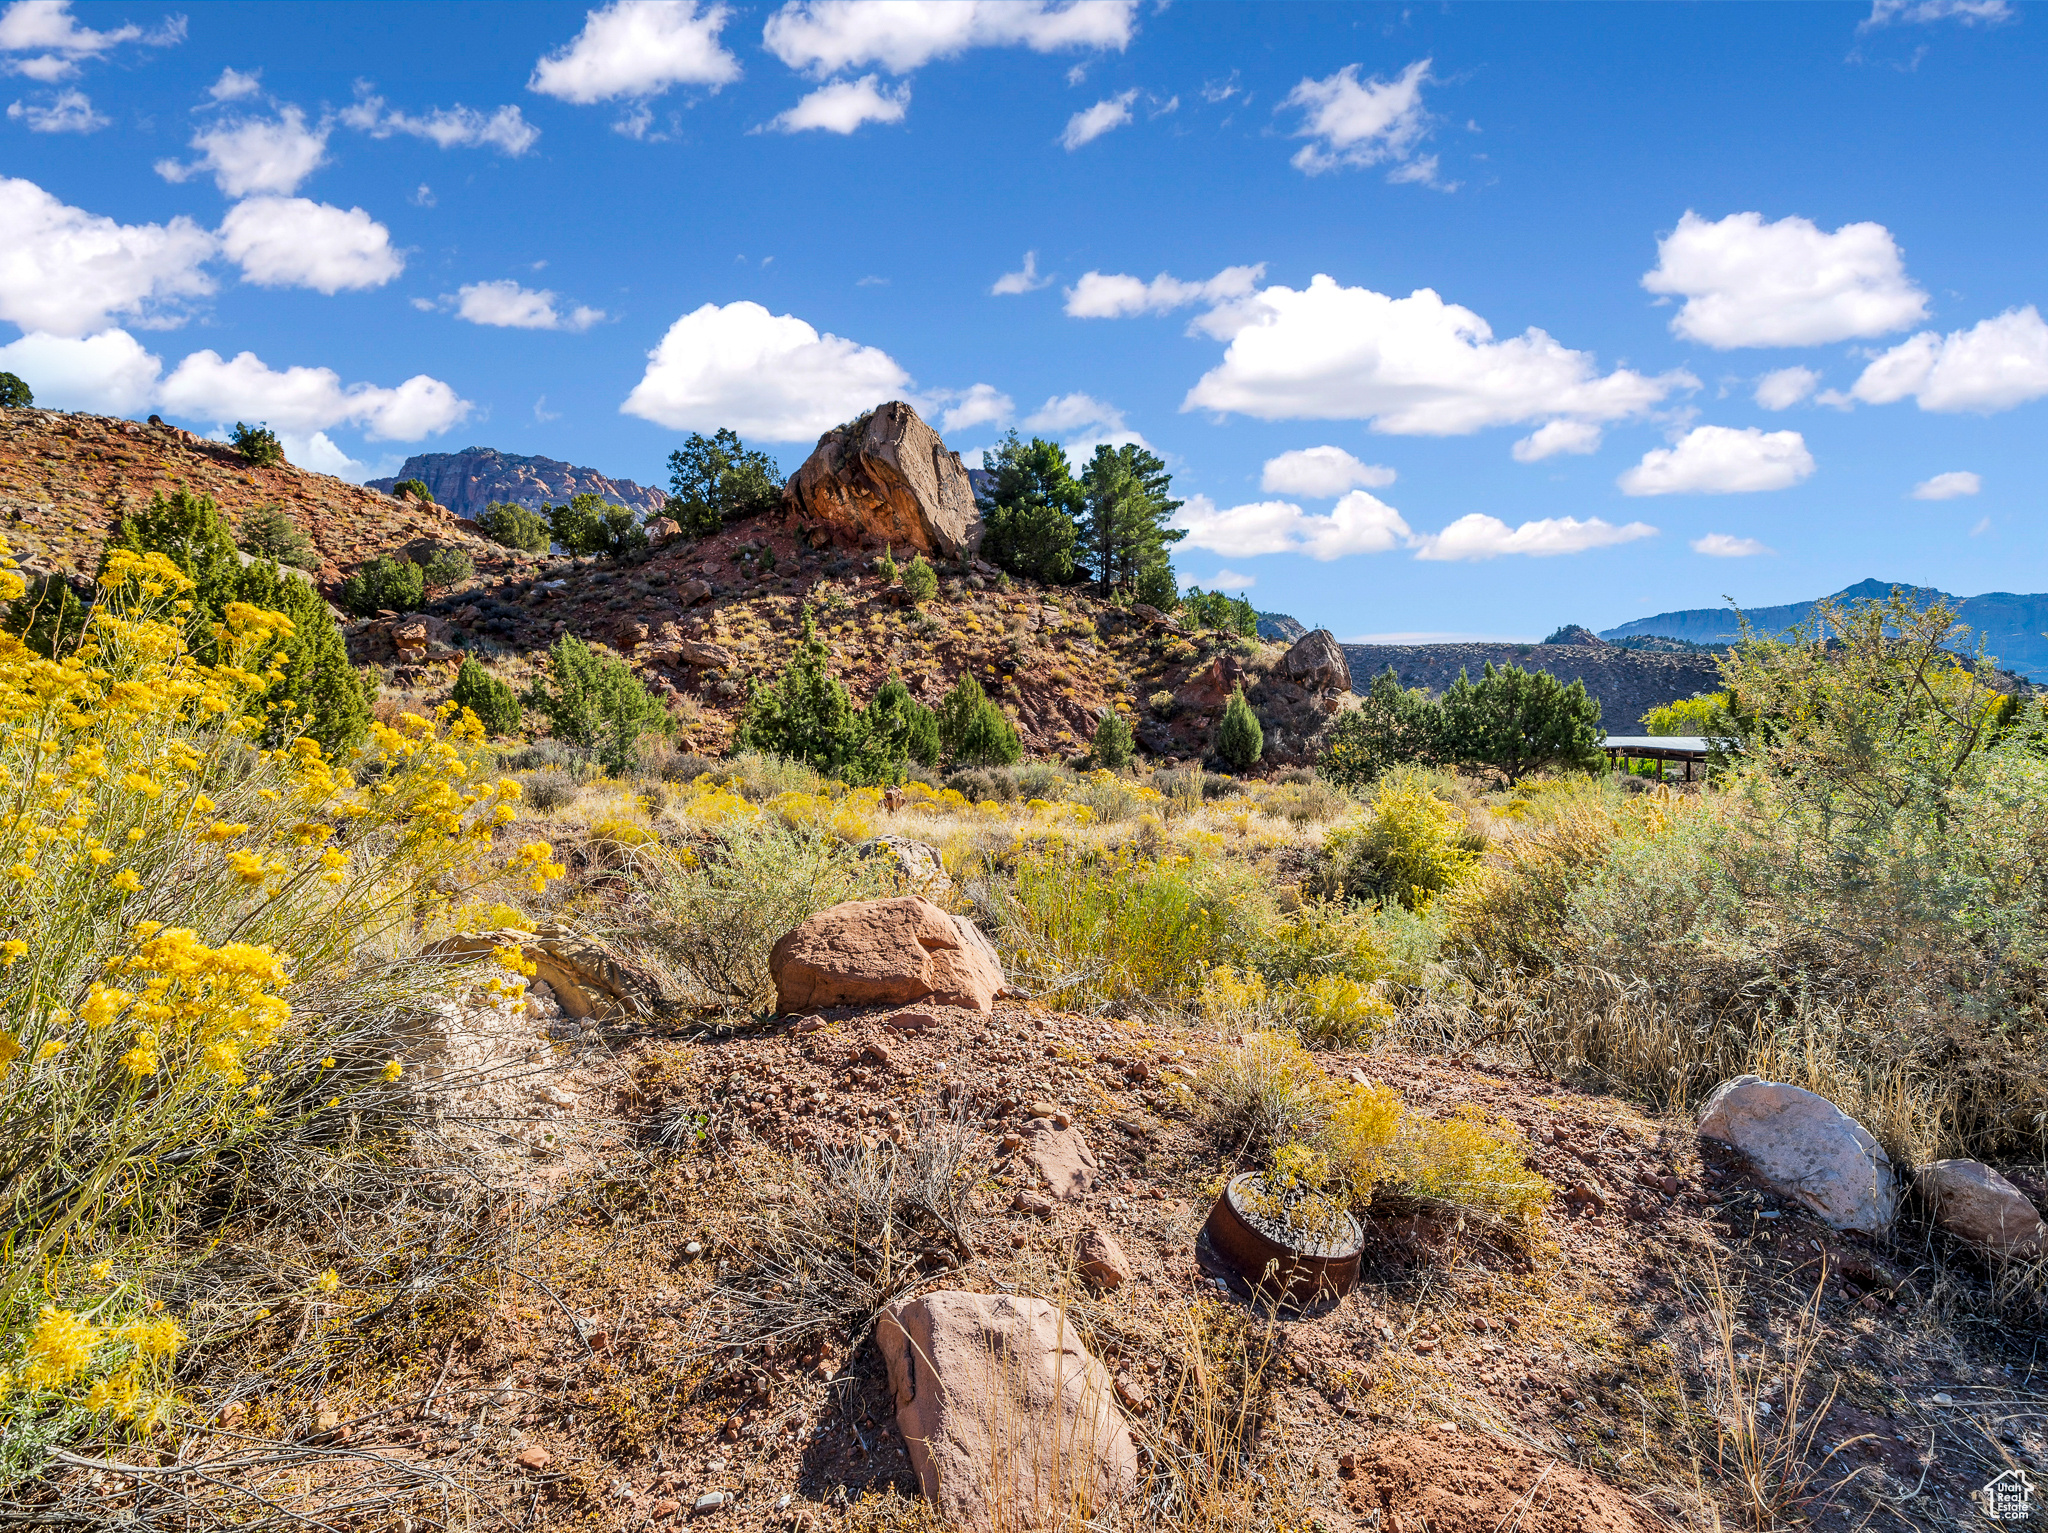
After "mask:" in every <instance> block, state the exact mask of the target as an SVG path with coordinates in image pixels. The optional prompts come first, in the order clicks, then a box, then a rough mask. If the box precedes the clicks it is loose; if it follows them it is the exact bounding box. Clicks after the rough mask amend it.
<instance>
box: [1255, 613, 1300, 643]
mask: <svg viewBox="0 0 2048 1533" xmlns="http://www.w3.org/2000/svg"><path fill="white" fill-rule="evenodd" d="M1254 616H1256V617H1257V618H1258V620H1259V637H1260V638H1262V639H1264V640H1265V641H1266V642H1267V643H1269V644H1270V643H1272V642H1273V641H1274V640H1276V639H1284V640H1285V641H1286V642H1287V643H1289V644H1292V643H1293V642H1294V641H1295V640H1296V639H1298V638H1300V637H1301V636H1302V635H1303V634H1305V633H1307V632H1308V629H1307V628H1306V627H1305V626H1303V624H1302V621H1301V619H1300V618H1295V617H1289V616H1288V615H1287V614H1286V613H1284V612H1259V613H1255V614H1254Z"/></svg>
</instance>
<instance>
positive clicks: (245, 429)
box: [230, 421, 284, 468]
mask: <svg viewBox="0 0 2048 1533" xmlns="http://www.w3.org/2000/svg"><path fill="white" fill-rule="evenodd" d="M230 436H231V440H232V441H233V442H234V444H235V451H236V452H238V453H240V454H241V455H242V456H243V457H245V458H247V459H248V460H249V461H250V462H251V463H254V464H257V465H259V466H261V467H264V468H269V467H271V466H272V465H273V464H278V463H282V462H284V444H283V443H281V442H279V441H278V439H277V433H276V432H275V431H272V430H271V429H270V428H269V427H268V426H263V425H255V426H248V425H244V424H243V423H242V422H241V421H236V422H235V429H234V431H233V432H232V433H231V434H230Z"/></svg>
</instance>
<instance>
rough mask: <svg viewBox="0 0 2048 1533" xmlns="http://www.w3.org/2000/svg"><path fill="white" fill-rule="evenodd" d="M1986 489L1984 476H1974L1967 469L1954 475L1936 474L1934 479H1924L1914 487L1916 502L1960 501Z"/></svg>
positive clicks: (1959, 470) (1957, 470)
mask: <svg viewBox="0 0 2048 1533" xmlns="http://www.w3.org/2000/svg"><path fill="white" fill-rule="evenodd" d="M1983 488H1984V479H1983V476H1982V475H1979V474H1973V473H1971V472H1970V471H1969V470H1968V469H1966V468H1959V469H1956V470H1955V471H1954V472H1953V473H1947V474H1936V475H1935V476H1934V477H1933V478H1932V479H1923V480H1921V481H1920V482H1919V483H1918V484H1916V485H1914V486H1913V498H1914V499H1915V500H1959V499H1961V498H1962V497H1963V496H1965V495H1975V494H1976V493H1977V492H1978V491H1979V490H1981V489H1983Z"/></svg>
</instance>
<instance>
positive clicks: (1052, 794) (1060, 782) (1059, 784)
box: [1011, 761, 1074, 803]
mask: <svg viewBox="0 0 2048 1533" xmlns="http://www.w3.org/2000/svg"><path fill="white" fill-rule="evenodd" d="M1011 775H1012V776H1013V777H1014V779H1015V780H1016V783H1017V796H1018V797H1019V798H1024V799H1034V798H1038V799H1044V800H1046V801H1047V802H1048V803H1050V802H1051V801H1053V800H1055V799H1062V798H1065V797H1066V796H1067V794H1068V793H1069V792H1071V791H1072V789H1073V786H1074V779H1073V774H1072V773H1070V772H1068V771H1067V769H1066V768H1065V767H1063V766H1061V765H1060V764H1059V763H1058V762H1056V761H1026V762H1023V763H1022V764H1020V765H1019V766H1018V767H1017V768H1016V770H1015V771H1014V772H1013V773H1012V774H1011Z"/></svg>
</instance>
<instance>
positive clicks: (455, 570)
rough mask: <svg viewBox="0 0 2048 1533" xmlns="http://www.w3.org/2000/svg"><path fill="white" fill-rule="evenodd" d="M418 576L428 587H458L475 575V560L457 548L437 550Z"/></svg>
mask: <svg viewBox="0 0 2048 1533" xmlns="http://www.w3.org/2000/svg"><path fill="white" fill-rule="evenodd" d="M420 574H421V577H422V578H423V579H424V580H425V581H426V583H427V584H428V585H430V586H459V585H461V584H462V583H463V581H465V580H468V579H469V578H470V577H472V576H473V575H475V574H476V560H474V559H472V558H470V556H469V555H468V554H467V553H465V552H463V551H462V550H461V549H459V548H437V549H435V550H434V552H433V554H432V556H431V557H429V558H428V560H427V562H426V565H425V566H424V568H422V569H421V571H420Z"/></svg>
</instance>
